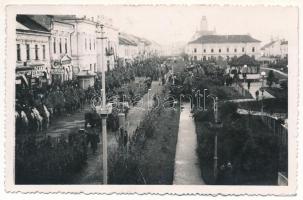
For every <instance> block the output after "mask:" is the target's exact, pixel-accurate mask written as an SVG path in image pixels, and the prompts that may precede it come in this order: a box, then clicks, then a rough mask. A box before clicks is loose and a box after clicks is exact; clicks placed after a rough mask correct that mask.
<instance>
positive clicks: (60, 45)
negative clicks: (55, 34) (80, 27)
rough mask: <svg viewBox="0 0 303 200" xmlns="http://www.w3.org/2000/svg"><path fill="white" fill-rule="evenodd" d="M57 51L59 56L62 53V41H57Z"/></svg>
mask: <svg viewBox="0 0 303 200" xmlns="http://www.w3.org/2000/svg"><path fill="white" fill-rule="evenodd" d="M59 51H60V54H61V53H62V41H61V38H60V40H59Z"/></svg>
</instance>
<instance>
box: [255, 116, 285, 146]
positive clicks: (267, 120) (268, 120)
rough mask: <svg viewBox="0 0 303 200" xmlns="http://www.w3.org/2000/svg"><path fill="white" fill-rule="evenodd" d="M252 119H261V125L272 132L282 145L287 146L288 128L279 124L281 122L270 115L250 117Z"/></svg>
mask: <svg viewBox="0 0 303 200" xmlns="http://www.w3.org/2000/svg"><path fill="white" fill-rule="evenodd" d="M252 116H253V117H254V118H258V119H261V120H262V121H263V123H264V124H265V125H266V126H267V127H268V128H269V129H270V130H272V131H273V134H274V135H276V136H277V137H278V138H279V141H280V142H281V144H282V145H284V146H287V144H288V128H287V127H286V126H285V125H284V124H282V123H281V120H280V119H278V118H275V117H272V116H271V115H252Z"/></svg>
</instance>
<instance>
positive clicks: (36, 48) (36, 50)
mask: <svg viewBox="0 0 303 200" xmlns="http://www.w3.org/2000/svg"><path fill="white" fill-rule="evenodd" d="M35 59H36V60H39V55H38V45H35Z"/></svg>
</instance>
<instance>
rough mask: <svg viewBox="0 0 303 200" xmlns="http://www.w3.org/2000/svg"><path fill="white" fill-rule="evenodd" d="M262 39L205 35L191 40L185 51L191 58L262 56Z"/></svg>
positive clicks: (242, 36) (247, 36)
mask: <svg viewBox="0 0 303 200" xmlns="http://www.w3.org/2000/svg"><path fill="white" fill-rule="evenodd" d="M259 46H260V41H259V40H256V39H254V38H252V37H251V36H250V35H203V36H201V37H199V38H197V39H196V40H193V41H191V42H189V43H188V44H187V46H186V49H185V53H186V54H187V55H188V56H189V58H190V59H191V60H210V59H212V60H218V59H219V60H220V59H222V60H224V59H227V60H229V59H230V58H232V57H239V56H241V55H249V56H251V57H255V58H258V57H259V56H260V50H259V49H260V47H259Z"/></svg>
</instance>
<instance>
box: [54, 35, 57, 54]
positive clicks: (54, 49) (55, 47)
mask: <svg viewBox="0 0 303 200" xmlns="http://www.w3.org/2000/svg"><path fill="white" fill-rule="evenodd" d="M56 48H57V47H56V38H55V37H54V54H55V53H56Z"/></svg>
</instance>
